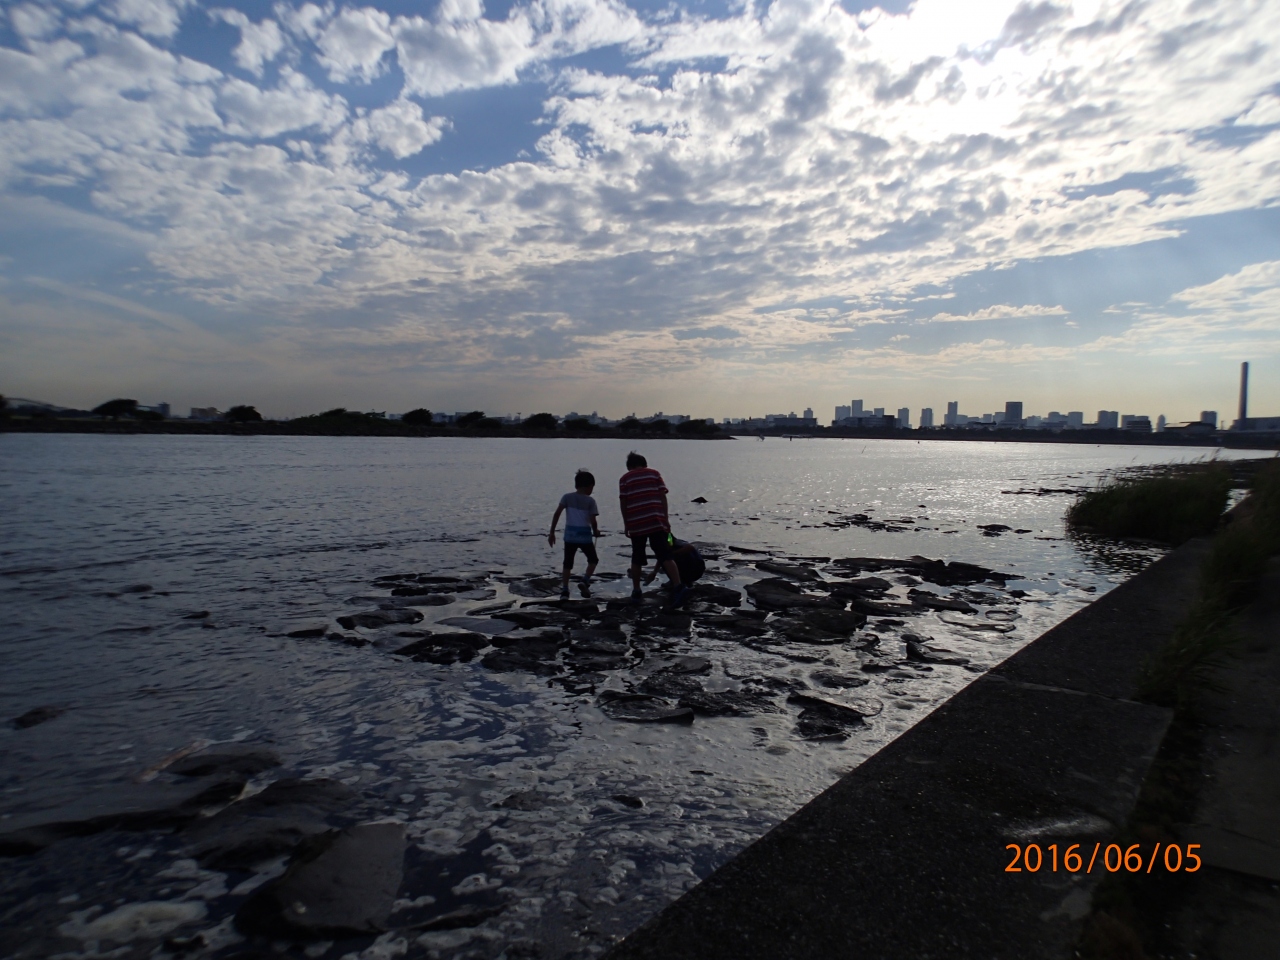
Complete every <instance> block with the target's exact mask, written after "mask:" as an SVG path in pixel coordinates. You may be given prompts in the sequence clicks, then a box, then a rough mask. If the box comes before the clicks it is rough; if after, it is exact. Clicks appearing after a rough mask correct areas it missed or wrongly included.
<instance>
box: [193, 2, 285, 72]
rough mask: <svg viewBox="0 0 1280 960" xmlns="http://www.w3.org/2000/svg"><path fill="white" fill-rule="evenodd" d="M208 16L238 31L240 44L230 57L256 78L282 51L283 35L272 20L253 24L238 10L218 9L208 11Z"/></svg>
mask: <svg viewBox="0 0 1280 960" xmlns="http://www.w3.org/2000/svg"><path fill="white" fill-rule="evenodd" d="M209 16H211V17H214V18H216V19H218V20H221V21H223V22H224V23H229V24H231V25H232V26H233V27H236V28H237V29H238V30H239V31H240V42H239V43H238V44H236V47H235V49H234V50H232V51H231V56H232V57H234V58H235V61H236V63H237V64H239V65H240V66H241V67H242V68H243V69H245V70H248V71H249V72H250V73H252V74H253V75H254V76H256V77H260V76H262V68H263V66H264V65H265V64H268V63H270V62H271V61H272V60H274V59H275V58H276V56H277V55H278V54H279V53H280V51H281V50H283V49H284V35H283V34H282V33H281V32H280V26H279V24H277V23H276V22H275V21H274V20H263V21H261V22H259V23H254V22H253V21H252V20H250V19H249V18H248V17H246V16H245V15H244V14H243V13H241V12H240V11H239V10H227V9H225V8H220V9H216V10H210V11H209Z"/></svg>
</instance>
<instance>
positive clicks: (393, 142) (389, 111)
mask: <svg viewBox="0 0 1280 960" xmlns="http://www.w3.org/2000/svg"><path fill="white" fill-rule="evenodd" d="M448 126H449V121H448V120H447V119H446V118H444V117H431V118H430V119H427V118H425V117H424V116H423V115H422V107H420V106H419V105H418V104H416V103H413V102H411V101H409V100H400V101H397V102H396V103H393V104H391V105H390V106H387V107H381V108H380V109H377V110H374V111H372V112H370V113H369V115H368V116H367V117H363V118H361V119H359V120H357V121H356V122H355V123H354V124H352V130H353V135H354V137H355V138H356V139H357V140H361V141H364V142H366V143H376V144H377V145H378V146H379V147H381V148H382V149H383V150H386V151H387V152H388V153H390V154H391V155H392V156H394V157H396V158H397V159H400V160H403V159H404V158H405V157H410V156H413V155H414V154H415V153H420V152H421V151H422V150H423V149H424V148H425V147H427V146H428V145H430V144H433V143H435V142H436V141H437V140H439V139H440V138H441V137H443V136H444V131H445V130H446V129H447V128H448Z"/></svg>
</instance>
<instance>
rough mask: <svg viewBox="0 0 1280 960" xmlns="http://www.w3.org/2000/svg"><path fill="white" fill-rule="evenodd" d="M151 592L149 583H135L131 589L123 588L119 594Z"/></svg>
mask: <svg viewBox="0 0 1280 960" xmlns="http://www.w3.org/2000/svg"><path fill="white" fill-rule="evenodd" d="M151 590H152V587H151V584H149V583H135V584H134V585H133V586H131V587H124V588H123V589H122V590H121V591H120V592H121V593H150V592H151Z"/></svg>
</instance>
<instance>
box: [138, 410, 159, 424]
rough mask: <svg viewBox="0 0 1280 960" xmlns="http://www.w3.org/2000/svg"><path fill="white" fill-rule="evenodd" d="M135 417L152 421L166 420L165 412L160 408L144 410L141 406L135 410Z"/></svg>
mask: <svg viewBox="0 0 1280 960" xmlns="http://www.w3.org/2000/svg"><path fill="white" fill-rule="evenodd" d="M133 419H135V420H147V421H149V422H151V423H161V422H163V421H164V414H163V413H161V412H160V411H159V410H143V409H141V408H139V409H137V410H135V411H133Z"/></svg>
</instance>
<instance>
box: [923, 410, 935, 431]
mask: <svg viewBox="0 0 1280 960" xmlns="http://www.w3.org/2000/svg"><path fill="white" fill-rule="evenodd" d="M932 426H933V407H925V408H924V409H923V410H921V411H920V429H921V430H928V429H929V428H930V427H932Z"/></svg>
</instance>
